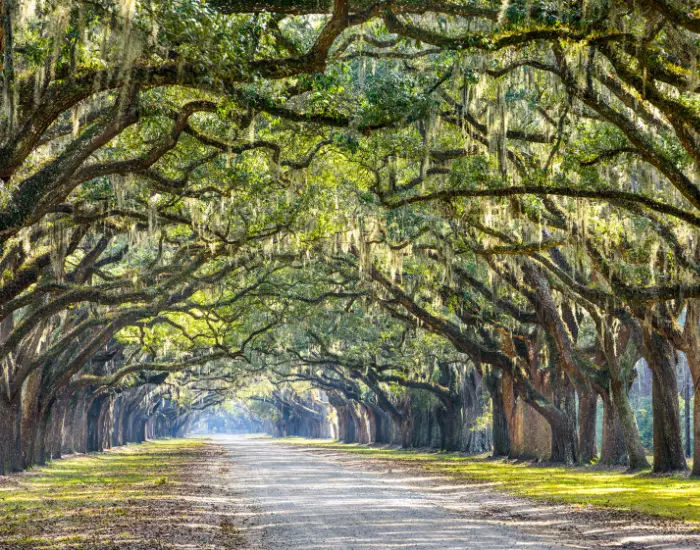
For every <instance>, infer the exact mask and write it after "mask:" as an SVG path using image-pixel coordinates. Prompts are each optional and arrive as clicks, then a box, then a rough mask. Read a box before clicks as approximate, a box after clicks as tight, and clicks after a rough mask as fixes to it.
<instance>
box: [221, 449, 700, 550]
mask: <svg viewBox="0 0 700 550" xmlns="http://www.w3.org/2000/svg"><path fill="white" fill-rule="evenodd" d="M217 443H220V444H223V445H225V447H226V448H227V450H228V452H229V453H230V455H231V457H232V459H233V462H234V464H235V466H234V473H235V475H236V477H237V479H236V486H237V489H238V490H240V491H241V496H243V497H244V498H245V499H246V501H247V502H246V503H245V504H247V505H248V506H249V507H250V508H251V509H253V510H255V512H256V515H257V518H256V519H255V520H254V521H253V522H252V524H249V525H248V529H247V531H248V533H247V534H248V535H249V538H250V541H251V542H250V546H251V547H252V548H264V549H265V550H283V549H284V550H368V549H373V550H384V549H387V550H389V549H402V550H453V549H454V550H456V549H460V550H461V549H479V550H504V549H510V548H515V549H520V548H528V549H557V550H558V549H564V548H567V549H569V548H578V549H581V548H606V547H608V548H610V547H613V548H626V549H638V548H655V549H656V548H663V549H664V550H668V549H672V548H673V549H689V548H700V539H699V538H697V535H693V534H691V533H688V532H687V531H685V530H681V531H680V532H679V531H674V529H671V528H669V526H668V525H664V526H662V527H659V526H658V525H657V526H656V527H654V528H653V529H649V527H648V526H647V525H646V522H645V521H640V522H638V523H639V524H638V525H635V524H634V522H633V521H631V520H630V519H629V518H622V519H619V518H618V519H615V518H610V519H606V520H605V521H598V520H596V518H597V517H598V516H595V515H594V516H593V517H586V516H585V513H584V514H581V515H580V517H578V516H576V514H574V519H572V517H571V516H572V509H571V507H567V506H548V505H543V504H533V503H532V502H530V501H528V500H526V499H518V498H515V497H512V496H509V495H505V494H503V493H499V492H496V491H493V490H490V489H488V488H484V487H481V486H478V485H476V486H462V487H459V486H455V485H454V482H450V481H448V480H445V479H442V478H435V477H430V475H429V474H427V473H426V474H420V473H416V472H415V471H403V472H396V471H393V472H389V471H387V469H386V466H382V467H381V468H383V469H382V470H377V469H376V468H374V471H372V465H371V464H370V465H369V466H368V464H367V461H362V460H361V459H357V458H356V457H352V458H350V457H348V456H347V455H345V456H343V455H342V454H340V453H324V452H323V451H319V450H308V449H302V448H294V447H290V446H288V445H284V444H280V443H279V442H275V441H273V440H268V439H255V438H251V439H247V438H229V439H220V438H217ZM368 467H369V468H370V470H369V471H368V469H367V468H368ZM595 514H600V512H595ZM611 515H613V514H611ZM683 531H685V532H683Z"/></svg>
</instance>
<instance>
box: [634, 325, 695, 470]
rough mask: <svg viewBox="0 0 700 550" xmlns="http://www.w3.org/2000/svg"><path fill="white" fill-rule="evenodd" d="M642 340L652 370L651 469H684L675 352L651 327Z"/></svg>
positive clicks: (685, 466)
mask: <svg viewBox="0 0 700 550" xmlns="http://www.w3.org/2000/svg"><path fill="white" fill-rule="evenodd" d="M643 340H644V349H645V352H646V359H647V363H648V364H649V367H650V368H651V374H652V377H651V381H652V392H651V400H652V410H653V414H654V471H655V472H673V471H679V470H687V469H688V465H687V464H686V462H685V456H684V453H683V440H682V438H681V418H680V411H679V407H678V385H677V384H678V382H677V379H676V361H675V358H676V357H675V352H674V350H673V347H671V344H670V343H669V342H668V341H667V340H666V339H665V338H663V337H662V336H661V335H659V334H658V333H656V332H653V331H652V330H651V329H648V328H647V329H645V330H644V338H643Z"/></svg>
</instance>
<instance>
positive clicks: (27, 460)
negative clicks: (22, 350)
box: [20, 369, 42, 469]
mask: <svg viewBox="0 0 700 550" xmlns="http://www.w3.org/2000/svg"><path fill="white" fill-rule="evenodd" d="M41 381H42V371H41V370H40V369H37V370H35V371H34V372H32V373H31V374H30V375H29V376H28V377H27V379H26V380H25V381H24V385H23V386H22V392H21V393H22V397H21V399H22V415H21V416H22V420H21V422H20V444H21V446H22V467H23V469H27V468H29V467H30V466H31V465H32V463H33V462H34V447H35V445H36V443H37V437H38V436H37V430H38V424H39V395H40V393H41Z"/></svg>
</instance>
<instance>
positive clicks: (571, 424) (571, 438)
mask: <svg viewBox="0 0 700 550" xmlns="http://www.w3.org/2000/svg"><path fill="white" fill-rule="evenodd" d="M554 401H555V405H556V406H557V408H558V409H559V410H560V412H561V413H562V414H561V415H559V416H560V418H558V419H557V421H555V422H552V421H551V420H550V419H547V420H549V421H550V424H551V427H552V462H563V463H564V464H568V465H571V464H575V463H576V462H578V461H579V452H578V433H577V430H576V393H575V390H574V387H573V385H572V384H571V382H570V381H569V379H568V377H567V375H566V374H565V373H563V372H562V373H560V375H559V379H558V380H557V382H556V385H555V387H554Z"/></svg>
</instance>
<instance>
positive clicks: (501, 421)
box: [489, 384, 510, 456]
mask: <svg viewBox="0 0 700 550" xmlns="http://www.w3.org/2000/svg"><path fill="white" fill-rule="evenodd" d="M489 390H490V392H491V402H492V404H493V420H492V422H491V431H492V435H493V456H508V455H509V454H510V435H509V434H508V419H507V418H506V410H505V406H504V404H503V391H502V390H501V387H500V384H495V385H494V387H493V388H491V387H490V386H489Z"/></svg>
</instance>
